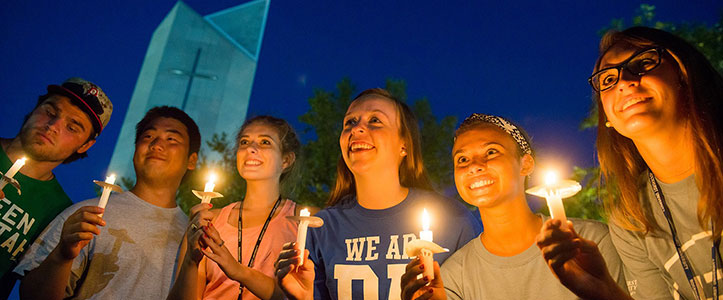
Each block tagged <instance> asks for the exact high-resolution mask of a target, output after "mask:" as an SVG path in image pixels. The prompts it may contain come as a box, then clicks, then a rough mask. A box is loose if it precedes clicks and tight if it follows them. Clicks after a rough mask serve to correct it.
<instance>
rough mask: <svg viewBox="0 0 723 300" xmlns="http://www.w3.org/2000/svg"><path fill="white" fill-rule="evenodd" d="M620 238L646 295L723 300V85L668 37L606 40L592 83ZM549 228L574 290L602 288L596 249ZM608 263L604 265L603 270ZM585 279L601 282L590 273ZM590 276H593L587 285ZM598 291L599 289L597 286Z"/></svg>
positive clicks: (641, 30) (631, 280) (551, 259)
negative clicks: (722, 299)
mask: <svg viewBox="0 0 723 300" xmlns="http://www.w3.org/2000/svg"><path fill="white" fill-rule="evenodd" d="M590 84H591V85H592V87H593V90H594V91H595V94H594V95H595V98H596V101H597V104H598V107H599V108H600V113H599V121H598V137H597V148H598V157H599V159H600V166H601V170H602V173H603V176H604V179H605V183H606V184H607V186H608V188H609V190H610V191H613V192H612V193H611V196H610V197H608V198H607V199H605V202H606V208H607V210H608V211H609V214H610V219H611V226H610V230H611V236H612V238H613V242H614V243H615V246H616V248H617V249H618V252H619V254H620V257H621V259H622V261H623V263H624V264H625V267H626V273H625V274H626V279H627V283H628V290H629V293H630V295H632V296H633V297H634V298H639V299H659V298H681V299H709V298H710V297H714V299H717V297H718V295H719V294H720V293H721V291H720V287H719V285H720V277H721V276H720V274H721V272H722V271H721V265H720V237H721V230H722V229H723V202H722V198H723V167H722V166H721V159H722V158H723V155H722V154H723V153H722V152H721V151H722V150H721V144H722V143H723V119H721V116H722V115H723V109H722V108H721V104H723V79H722V78H721V75H720V74H719V73H718V72H717V71H716V70H715V69H714V68H713V66H712V65H711V64H710V62H708V60H707V59H706V58H705V57H704V56H703V55H702V54H701V53H700V52H699V51H698V50H696V49H695V48H694V47H693V46H691V45H690V44H688V43H687V42H685V41H684V40H682V39H681V38H679V37H677V36H675V35H673V34H670V33H667V32H665V31H661V30H657V29H652V28H646V27H633V28H629V29H627V30H625V31H622V32H611V33H608V34H606V35H605V36H604V37H603V39H602V41H601V43H600V58H599V59H598V61H597V62H596V64H595V70H594V73H593V75H592V76H591V77H590ZM559 225H560V224H559V222H556V223H555V222H549V223H547V224H545V228H543V232H542V234H541V236H540V237H539V240H538V245H539V246H540V248H541V249H542V251H543V254H544V256H545V257H546V259H547V260H548V264H549V265H550V266H551V268H552V270H553V271H554V272H555V273H556V274H557V275H558V277H559V278H560V279H561V280H562V281H563V283H566V285H568V287H572V288H574V289H577V291H578V292H580V293H581V294H585V292H584V291H585V290H588V288H589V290H588V291H590V292H595V293H598V294H599V292H600V288H599V286H607V287H609V289H608V291H611V292H613V293H614V292H615V291H614V286H612V285H609V284H606V283H604V282H603V280H602V278H604V276H602V271H604V270H603V269H600V268H592V267H591V265H590V264H589V263H590V262H591V261H594V260H592V259H591V258H593V257H597V255H596V254H595V251H596V250H595V249H594V245H591V244H590V243H589V241H584V240H581V239H579V238H578V237H577V236H576V235H575V234H574V231H572V232H571V231H565V230H560V229H559ZM594 265H598V266H599V264H594ZM581 274H585V275H592V276H580V275H581ZM583 278H584V279H583ZM596 285H597V286H596Z"/></svg>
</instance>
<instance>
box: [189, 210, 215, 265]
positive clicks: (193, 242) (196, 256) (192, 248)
mask: <svg viewBox="0 0 723 300" xmlns="http://www.w3.org/2000/svg"><path fill="white" fill-rule="evenodd" d="M211 207H213V204H211V203H199V204H196V205H195V206H193V207H191V210H190V212H189V215H190V216H191V218H190V221H188V227H187V228H186V258H187V259H190V261H192V262H193V263H195V264H196V265H198V263H199V262H200V261H201V259H202V258H203V253H202V252H201V248H206V247H207V245H206V244H202V243H203V242H202V241H201V240H200V237H201V235H202V234H203V233H204V232H203V231H202V230H201V228H203V227H204V226H207V225H208V224H211V221H212V220H213V213H212V212H211Z"/></svg>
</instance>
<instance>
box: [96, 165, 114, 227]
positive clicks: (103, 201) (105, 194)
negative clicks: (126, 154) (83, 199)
mask: <svg viewBox="0 0 723 300" xmlns="http://www.w3.org/2000/svg"><path fill="white" fill-rule="evenodd" d="M105 183H109V184H115V174H110V176H108V177H106V178H105ZM108 197H110V187H104V188H103V193H102V194H101V195H100V199H99V200H98V207H100V208H105V206H106V204H108ZM100 216H101V217H102V216H103V214H100Z"/></svg>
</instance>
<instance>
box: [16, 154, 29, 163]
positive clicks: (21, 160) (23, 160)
mask: <svg viewBox="0 0 723 300" xmlns="http://www.w3.org/2000/svg"><path fill="white" fill-rule="evenodd" d="M18 160H19V161H20V164H21V165H25V161H26V160H28V158H27V157H25V156H23V158H21V159H18Z"/></svg>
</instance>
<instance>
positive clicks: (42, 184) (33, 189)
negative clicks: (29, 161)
mask: <svg viewBox="0 0 723 300" xmlns="http://www.w3.org/2000/svg"><path fill="white" fill-rule="evenodd" d="M12 164H13V162H11V161H10V158H8V156H7V154H6V153H5V151H4V150H3V149H2V147H0V171H1V172H3V173H4V172H7V170H8V169H10V167H11V166H12ZM22 171H23V170H22V169H20V172H18V173H17V174H15V176H13V178H15V179H17V181H18V182H19V183H20V188H21V191H22V195H19V194H18V192H17V190H16V189H15V187H13V186H11V185H10V184H8V185H6V186H5V188H4V189H3V192H5V198H3V199H0V276H2V279H1V280H2V281H0V298H3V299H4V298H7V297H8V295H9V294H10V291H11V290H12V288H13V286H14V285H15V281H16V280H17V278H16V277H15V275H14V273H12V270H13V268H14V267H15V265H16V264H17V263H18V261H20V258H21V257H22V255H23V253H25V251H26V250H27V249H28V248H29V247H30V245H31V244H32V243H33V241H34V240H35V238H37V237H38V235H39V234H40V232H41V231H42V230H43V229H45V226H47V225H48V224H49V223H50V221H52V220H53V218H55V216H56V215H58V214H59V213H60V212H62V211H63V209H65V208H66V207H68V206H70V205H71V204H73V203H72V202H71V201H70V198H68V195H66V194H65V192H64V191H63V188H62V187H61V186H60V184H59V183H58V181H57V180H56V179H55V178H53V179H51V180H45V181H43V180H37V179H33V178H30V177H28V176H25V175H23V174H22Z"/></svg>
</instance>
